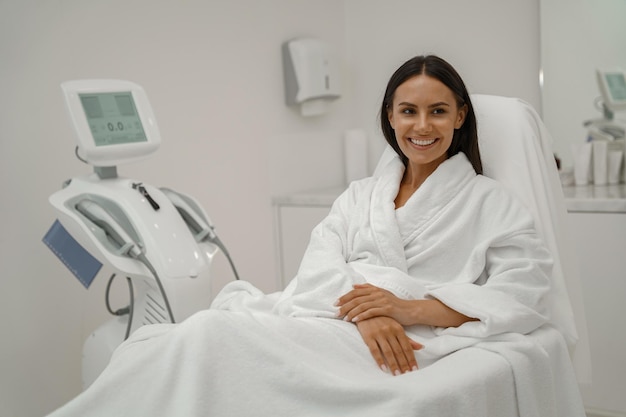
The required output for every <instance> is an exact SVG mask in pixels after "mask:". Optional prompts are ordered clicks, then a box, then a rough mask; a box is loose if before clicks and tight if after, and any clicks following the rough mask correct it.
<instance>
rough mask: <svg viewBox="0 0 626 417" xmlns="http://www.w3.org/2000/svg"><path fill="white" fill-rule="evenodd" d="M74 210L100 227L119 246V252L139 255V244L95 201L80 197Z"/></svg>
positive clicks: (134, 256)
mask: <svg viewBox="0 0 626 417" xmlns="http://www.w3.org/2000/svg"><path fill="white" fill-rule="evenodd" d="M75 207H76V210H77V211H78V212H80V213H81V214H82V215H83V216H85V217H86V218H87V219H89V220H90V221H91V222H92V223H94V224H95V225H96V226H98V227H100V228H101V229H102V230H104V232H105V233H106V234H107V236H109V237H110V238H111V239H112V240H113V242H115V244H116V245H118V246H119V248H120V249H119V250H120V253H123V254H126V253H128V254H129V255H130V256H132V257H133V258H136V257H138V256H139V255H141V249H140V247H139V245H138V244H137V243H136V242H135V241H134V240H133V239H132V238H131V237H130V236H129V235H128V233H127V232H126V230H124V228H123V227H122V226H121V225H120V224H119V223H118V222H117V221H116V220H115V219H114V218H113V216H111V215H110V214H109V212H108V211H106V210H105V209H104V208H103V207H101V206H100V205H98V203H96V202H95V201H92V200H89V199H86V198H85V199H82V200H80V201H79V202H78V203H76V205H75Z"/></svg>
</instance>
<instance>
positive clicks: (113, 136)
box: [78, 92, 148, 146]
mask: <svg viewBox="0 0 626 417" xmlns="http://www.w3.org/2000/svg"><path fill="white" fill-rule="evenodd" d="M78 96H79V98H80V102H81V104H82V105H83V110H84V111H85V115H86V116H87V122H88V124H89V129H90V130H91V134H92V136H93V139H94V142H95V145H96V146H109V145H119V144H126V143H135V142H146V141H147V140H148V138H147V137H146V133H145V131H144V128H143V125H142V124H141V119H140V118H139V115H138V114H137V108H136V106H135V100H134V99H133V94H132V93H131V92H119V93H94V94H79V95H78Z"/></svg>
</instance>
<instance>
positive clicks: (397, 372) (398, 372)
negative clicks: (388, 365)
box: [393, 369, 402, 376]
mask: <svg viewBox="0 0 626 417" xmlns="http://www.w3.org/2000/svg"><path fill="white" fill-rule="evenodd" d="M393 374H394V375H395V376H399V375H402V372H400V370H399V369H396V372H394V373H393Z"/></svg>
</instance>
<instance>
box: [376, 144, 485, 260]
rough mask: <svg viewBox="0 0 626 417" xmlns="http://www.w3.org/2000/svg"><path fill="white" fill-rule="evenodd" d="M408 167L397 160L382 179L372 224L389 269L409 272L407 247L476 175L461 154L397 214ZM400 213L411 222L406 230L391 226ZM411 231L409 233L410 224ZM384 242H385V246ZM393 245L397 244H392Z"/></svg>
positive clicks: (379, 183) (423, 186) (443, 165)
mask: <svg viewBox="0 0 626 417" xmlns="http://www.w3.org/2000/svg"><path fill="white" fill-rule="evenodd" d="M404 170H405V167H404V164H403V163H402V161H401V160H400V158H398V157H396V158H393V159H392V160H391V161H390V162H389V163H388V164H387V166H386V167H385V169H384V170H383V172H382V173H381V175H380V177H379V178H378V180H377V182H376V184H375V186H374V189H373V191H372V196H371V201H370V204H371V206H370V207H371V212H370V217H371V224H372V229H373V233H374V239H375V241H376V244H377V246H378V248H379V250H380V253H381V254H382V257H383V262H384V263H385V265H387V266H395V267H396V268H399V269H401V270H402V271H404V272H407V269H408V267H407V263H406V256H405V253H404V245H405V244H406V241H408V240H410V239H414V238H415V236H416V235H417V234H419V233H420V232H421V231H422V230H423V229H424V228H425V227H426V226H427V225H428V224H429V223H430V221H432V220H433V219H435V218H436V217H437V216H438V214H439V213H441V211H442V209H443V208H444V207H445V206H446V205H447V204H448V203H449V202H450V201H452V200H453V199H454V197H455V196H456V195H458V194H459V193H460V191H461V190H462V189H463V188H465V187H466V186H467V184H468V183H469V182H470V181H471V180H472V179H473V178H474V177H475V176H476V172H475V171H474V168H473V167H472V164H471V163H470V162H469V160H468V159H467V157H466V156H465V154H464V153H462V152H460V153H458V154H456V155H454V156H452V157H451V158H449V159H447V160H446V161H444V162H443V163H442V164H441V165H439V167H437V169H436V170H435V171H434V172H433V173H432V174H431V175H430V176H429V177H428V178H427V179H426V181H424V183H423V184H422V185H421V186H420V187H419V188H418V189H417V190H416V191H415V192H414V193H413V195H412V196H411V197H410V198H409V199H408V200H407V202H406V203H405V205H404V206H403V207H402V208H400V209H399V210H401V211H402V213H397V212H396V209H395V202H394V201H395V198H396V196H397V195H398V190H399V189H400V182H401V181H402V176H403V174H404ZM397 214H400V215H401V216H403V217H404V218H406V219H409V221H403V222H402V224H403V227H404V229H403V230H402V232H400V227H399V224H398V222H397V221H396V222H395V223H394V224H393V227H390V224H389V219H390V218H396V215H397ZM409 224H410V225H411V226H412V227H411V229H410V230H406V226H407V225H409ZM380 242H385V244H384V245H382V244H380ZM389 242H394V244H392V245H390V244H389Z"/></svg>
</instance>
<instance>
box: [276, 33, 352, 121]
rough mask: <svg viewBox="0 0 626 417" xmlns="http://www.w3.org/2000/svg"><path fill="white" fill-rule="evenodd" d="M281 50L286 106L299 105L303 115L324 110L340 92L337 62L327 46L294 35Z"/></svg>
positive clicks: (317, 113)
mask: <svg viewBox="0 0 626 417" xmlns="http://www.w3.org/2000/svg"><path fill="white" fill-rule="evenodd" d="M282 50H283V69H284V76H285V101H286V103H287V105H290V106H299V107H300V113H301V114H302V115H303V116H317V115H320V114H323V113H326V111H327V110H328V107H329V103H330V102H331V101H333V100H335V99H337V98H339V96H340V95H341V94H340V84H339V82H340V81H339V71H338V70H337V62H336V60H335V58H334V57H333V56H332V54H331V51H330V48H329V47H328V45H327V44H325V43H324V42H322V41H320V40H318V39H313V38H298V39H293V40H291V41H288V42H285V43H284V44H283V47H282Z"/></svg>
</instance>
